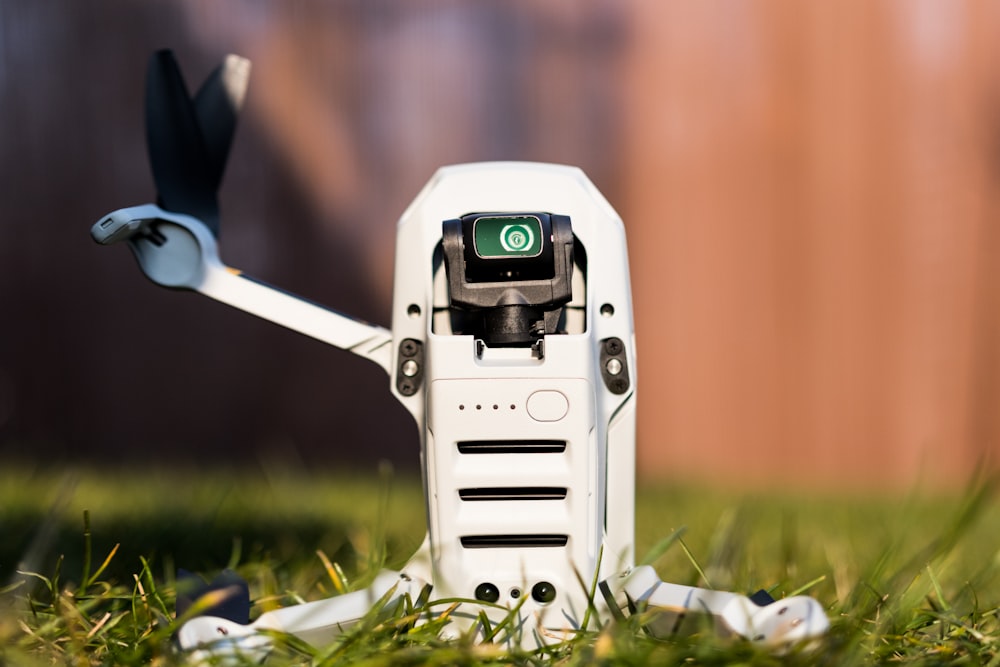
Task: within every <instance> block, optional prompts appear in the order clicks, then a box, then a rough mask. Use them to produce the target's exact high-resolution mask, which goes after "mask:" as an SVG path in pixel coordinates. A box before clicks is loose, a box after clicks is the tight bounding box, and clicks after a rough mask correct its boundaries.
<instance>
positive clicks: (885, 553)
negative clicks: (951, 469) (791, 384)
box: [0, 466, 1000, 667]
mask: <svg viewBox="0 0 1000 667" xmlns="http://www.w3.org/2000/svg"><path fill="white" fill-rule="evenodd" d="M268 469H269V470H270V472H269V474H267V475H265V474H263V473H245V472H244V473H237V472H213V474H211V475H207V474H204V473H202V472H199V471H197V470H187V471H182V470H173V471H162V472H157V471H153V470H138V469H132V470H118V471H109V470H101V471H94V470H81V471H77V472H62V473H46V472H41V471H40V470H37V469H29V468H25V467H20V468H17V469H5V470H4V471H3V472H0V535H2V540H0V591H2V592H0V665H8V664H9V665H35V664H37V665H49V664H72V665H112V664H130V665H131V664H134V665H145V664H158V665H169V664H179V659H178V657H177V656H176V655H175V654H174V653H173V652H172V651H171V649H170V642H169V638H170V635H171V634H172V632H173V631H174V629H175V626H174V620H173V618H172V613H173V590H174V578H173V577H174V574H173V573H174V571H175V568H176V567H177V566H181V567H186V568H187V569H192V570H196V571H199V572H202V573H203V574H206V575H211V574H214V573H215V572H217V571H219V570H221V569H222V568H224V567H226V566H230V567H234V568H235V569H236V570H237V571H238V572H239V573H240V574H241V575H243V576H244V577H245V578H246V579H247V580H248V581H249V582H250V584H251V592H252V595H253V597H254V601H255V610H256V611H257V612H259V611H264V610H267V609H271V608H274V607H278V606H284V605H288V604H294V603H296V602H301V601H303V600H312V599H320V598H323V597H328V596H330V595H334V594H336V592H337V589H338V587H340V586H341V585H346V587H347V588H358V587H362V586H364V585H365V584H366V583H367V582H369V581H370V579H371V577H372V576H373V575H374V573H375V572H377V570H378V569H379V568H381V567H383V566H385V567H399V566H400V565H402V564H403V562H405V560H406V558H407V557H408V556H409V555H410V554H411V553H412V552H413V551H414V550H415V549H416V547H417V545H418V544H419V543H420V541H421V539H422V537H423V533H424V528H425V523H424V515H423V499H422V494H421V490H420V484H419V481H418V480H415V479H411V478H409V477H403V478H400V477H391V476H389V475H383V476H382V479H381V480H380V479H378V478H377V477H376V475H374V474H369V475H342V476H332V475H318V474H313V475H305V474H302V473H301V472H293V471H283V470H281V469H280V467H277V466H269V467H268ZM636 529H637V542H636V552H637V555H638V558H639V560H642V559H643V557H644V555H646V554H650V558H651V560H652V562H653V564H654V565H655V566H656V568H657V570H658V571H659V573H660V575H661V576H662V577H663V578H664V579H665V580H667V581H673V582H676V583H684V584H697V585H701V586H710V587H714V588H719V589H725V590H735V591H742V592H749V591H752V590H757V589H759V588H765V589H768V590H769V591H771V592H772V594H773V595H774V596H775V597H782V596H786V595H792V594H796V593H798V592H802V591H805V592H807V593H808V594H809V595H812V596H814V597H816V598H817V599H818V600H819V601H820V602H821V603H822V604H823V606H824V607H826V609H827V611H828V614H829V616H830V618H831V621H832V628H831V631H830V633H829V635H828V636H827V637H825V638H824V639H823V640H821V641H820V642H819V643H818V644H817V645H816V646H813V647H809V649H808V650H806V649H803V648H801V647H800V648H799V649H796V650H794V651H792V652H791V653H788V654H784V655H775V654H774V653H770V652H767V651H764V650H762V649H760V648H757V647H755V646H752V645H750V644H748V643H746V642H742V641H733V640H722V639H719V638H717V637H715V636H714V635H713V634H712V633H710V632H699V633H696V634H695V635H692V636H686V637H677V638H673V639H670V640H657V639H652V638H650V637H648V636H647V635H645V634H644V633H643V632H642V630H641V628H640V627H639V626H638V619H630V620H629V621H627V622H625V623H621V624H617V625H614V624H612V625H608V626H606V627H604V628H598V627H596V626H592V627H591V628H590V629H589V631H588V632H585V633H582V634H581V635H580V636H579V637H578V638H577V639H576V640H574V641H572V642H569V643H567V644H565V645H561V646H557V647H553V648H550V649H547V650H545V651H541V652H535V653H528V652H506V651H504V650H503V649H502V648H501V647H500V646H495V645H490V644H487V645H483V644H478V643H476V642H474V641H472V638H471V637H467V638H464V639H461V640H456V641H452V642H445V641H442V640H441V639H439V638H438V636H437V634H436V631H437V629H438V627H439V626H440V625H441V624H443V623H446V622H447V619H446V618H440V617H441V615H442V614H443V613H444V612H445V611H446V609H447V605H446V604H437V603H436V602H435V601H434V600H433V598H432V600H431V604H430V605H429V607H428V608H427V609H412V608H411V609H404V608H401V609H398V610H394V611H392V612H391V613H390V612H383V613H382V614H381V615H378V614H373V615H372V616H371V618H369V619H367V621H366V622H365V623H364V624H362V625H361V626H360V627H357V628H355V629H353V630H352V631H350V632H348V633H347V634H345V635H344V636H342V637H341V638H340V639H338V640H337V641H336V642H335V643H334V644H333V645H331V646H327V647H319V648H312V647H307V646H304V645H301V644H298V643H295V642H289V643H288V644H287V645H284V646H283V648H282V649H281V650H280V651H279V652H277V653H276V654H275V655H274V656H273V657H272V658H271V659H269V660H268V663H267V664H295V665H332V664H362V665H383V664H413V665H417V664H420V665H451V664H466V665H488V664H509V663H517V664H556V665H583V664H622V665H632V664H635V665H640V664H642V665H645V664H651V663H657V664H680V663H684V664H694V665H733V664H746V665H771V664H810V665H813V664H821V665H853V664H859V665H879V664H897V663H902V664H913V665H992V666H997V667H1000V620H998V615H1000V609H998V607H1000V504H998V503H997V500H996V497H995V496H994V495H993V494H992V492H991V488H990V486H989V485H987V484H977V485H974V486H973V488H971V489H970V491H969V492H968V493H966V494H964V495H961V496H954V497H952V496H947V495H930V494H928V495H922V494H912V495H909V496H907V497H905V498H899V497H891V496H888V495H883V496H881V497H871V498H859V497H854V496H848V497H836V496H833V495H828V496H819V495H810V496H806V495H803V494H797V495H796V494H792V495H779V494H759V493H757V494H749V493H736V492H726V491H721V490H719V489H708V488H683V487H678V486H667V485H661V486H648V487H641V488H640V492H639V497H638V499H637V527H636ZM417 618H421V619H422V620H423V621H426V620H427V619H428V618H437V620H435V621H432V622H430V623H426V622H424V623H420V624H417V623H415V621H416V619H417Z"/></svg>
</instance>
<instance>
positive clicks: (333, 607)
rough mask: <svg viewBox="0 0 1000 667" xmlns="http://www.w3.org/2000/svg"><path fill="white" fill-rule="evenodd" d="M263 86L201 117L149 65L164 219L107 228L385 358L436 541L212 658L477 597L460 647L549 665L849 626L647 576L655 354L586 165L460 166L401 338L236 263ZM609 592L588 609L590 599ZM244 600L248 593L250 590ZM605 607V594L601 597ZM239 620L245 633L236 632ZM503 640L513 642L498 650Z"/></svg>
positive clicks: (175, 82) (399, 278) (186, 280)
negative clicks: (700, 624) (696, 638)
mask: <svg viewBox="0 0 1000 667" xmlns="http://www.w3.org/2000/svg"><path fill="white" fill-rule="evenodd" d="M248 75H249V63H248V62H247V61H245V60H243V59H240V58H238V57H235V56H230V57H228V59H227V60H226V61H225V63H224V64H223V65H222V66H220V67H219V68H218V69H217V70H216V71H215V72H214V73H213V74H212V75H211V76H210V78H209V79H208V80H207V81H206V82H205V84H204V85H203V86H202V88H201V89H200V90H199V91H198V92H197V94H196V95H195V96H194V98H191V97H190V96H189V95H188V92H187V90H186V88H185V87H184V83H183V80H182V78H181V75H180V71H179V69H178V68H177V65H176V63H175V61H174V59H173V57H172V55H171V54H170V53H169V52H160V53H158V54H156V55H155V56H154V57H153V60H152V62H151V64H150V69H149V76H148V83H147V86H148V87H147V100H146V105H147V137H148V142H149V152H150V159H151V163H152V169H153V175H154V179H155V182H156V185H157V191H158V195H159V200H158V204H156V205H154V204H146V205H143V206H136V207H133V208H126V209H121V210H118V211H115V212H113V213H111V214H109V215H107V216H105V217H103V218H102V219H101V220H100V221H98V222H97V223H96V224H95V225H94V226H93V228H92V230H91V233H92V236H93V238H94V239H95V240H96V241H97V242H99V243H103V244H111V243H115V242H118V241H126V242H127V244H128V246H129V247H130V249H131V250H132V252H133V253H134V254H135V257H136V259H137V260H138V262H139V266H140V268H141V269H142V270H143V272H144V273H145V274H146V275H147V276H148V277H149V278H150V279H151V280H152V281H153V282H155V283H157V284H159V285H162V286H165V287H172V288H181V289H189V290H194V291H197V292H200V293H202V294H205V295H206V296H210V297H212V298H214V299H217V300H219V301H221V302H223V303H227V304H229V305H232V306H235V307H236V308H239V309H241V310H244V311H247V312H250V313H252V314H254V315H257V316H259V317H262V318H265V319H268V320H271V321H273V322H276V323H278V324H281V325H283V326H286V327H288V328H290V329H293V330H295V331H299V332H301V333H304V334H306V335H309V336H312V337H314V338H316V339H319V340H321V341H323V342H326V343H328V344H330V345H333V346H335V347H338V348H341V349H344V350H348V351H350V352H353V353H355V354H358V355H360V356H362V357H365V358H367V359H370V360H371V361H373V362H375V363H377V364H378V365H379V366H381V367H382V368H384V369H385V371H386V372H387V373H388V374H389V376H390V378H391V381H390V390H391V391H392V393H393V395H394V396H395V397H396V398H397V399H398V400H399V401H400V403H402V405H403V406H405V408H406V409H407V410H409V412H410V414H411V415H412V416H413V419H414V420H415V421H416V423H417V426H418V430H419V432H420V435H421V461H422V467H423V469H422V473H423V480H424V488H425V492H426V503H427V523H428V533H427V537H426V539H425V540H424V543H423V545H422V546H421V547H420V548H419V549H418V551H417V553H416V554H415V555H414V556H413V557H412V558H411V559H410V561H409V562H408V563H407V564H406V565H405V566H404V567H403V569H402V571H401V572H386V573H383V574H381V575H379V576H378V577H377V578H376V580H375V582H374V583H373V584H372V586H370V587H369V588H368V589H365V590H361V591H356V592H353V593H348V594H345V595H341V596H338V597H334V598H330V599H327V600H321V601H317V602H309V603H305V604H301V605H296V606H292V607H286V608H282V609H278V610H275V611H270V612H266V613H264V614H261V615H260V616H259V617H258V618H257V619H256V620H255V621H254V622H253V623H249V622H248V621H249V598H248V594H247V593H246V591H245V590H244V591H243V593H242V595H243V596H244V597H246V602H245V605H244V606H243V607H242V608H241V610H240V611H238V612H235V613H228V615H229V616H230V617H229V618H222V617H218V616H201V617H196V618H193V619H191V620H189V621H187V622H186V623H184V624H183V625H182V627H181V628H180V630H179V632H178V635H177V640H178V642H179V644H180V646H181V647H182V648H183V649H186V650H193V651H199V652H204V653H199V655H210V654H216V653H220V652H227V651H229V652H243V653H249V654H252V655H258V654H259V655H263V654H266V652H267V651H268V650H269V647H270V646H271V641H272V639H271V637H270V636H269V635H268V634H267V633H265V632H262V631H263V630H280V631H283V632H287V633H291V634H293V635H296V636H298V637H300V638H301V639H303V640H305V641H307V642H312V643H322V642H325V641H329V640H330V639H331V638H332V637H334V636H336V634H337V633H339V632H341V631H342V630H343V629H344V628H346V627H349V626H350V625H351V624H352V623H354V622H356V621H358V620H359V619H361V618H362V617H364V616H365V614H366V613H368V611H369V609H370V608H371V607H372V606H373V605H374V604H376V603H377V602H379V603H380V604H386V605H390V606H391V605H394V604H398V603H399V602H400V601H402V600H403V599H405V598H407V597H408V598H409V599H411V600H416V599H427V596H428V595H429V594H431V593H432V594H433V595H434V596H440V597H447V598H452V597H454V598H461V599H463V600H466V601H465V602H463V603H462V604H461V605H460V606H459V607H458V608H457V609H456V610H455V611H454V613H453V614H452V619H453V621H452V624H451V625H450V626H449V628H450V629H446V632H454V633H458V632H461V631H463V630H465V629H467V628H470V627H474V626H476V624H481V623H482V619H483V618H484V616H483V615H485V618H487V619H489V622H490V623H492V624H496V623H499V622H500V621H502V620H503V619H504V618H506V617H507V616H508V615H510V614H513V615H514V617H515V619H516V622H514V623H511V624H509V626H508V629H507V631H506V635H505V638H504V641H506V642H508V643H510V644H511V645H521V646H524V647H534V646H538V645H543V644H549V643H553V642H558V641H562V640H564V639H566V638H568V637H570V636H572V635H573V634H574V633H576V632H578V631H580V630H581V629H582V628H581V624H582V623H583V619H584V618H585V617H586V616H587V615H588V610H590V609H592V610H593V611H594V612H596V617H595V618H594V620H596V621H597V622H598V623H604V622H607V621H608V620H610V619H614V618H621V617H624V616H627V615H629V614H633V613H635V612H636V611H639V610H646V609H656V610H659V611H660V612H661V613H659V614H655V615H653V616H652V618H653V620H652V621H651V622H650V624H649V625H648V626H647V628H648V629H649V631H650V632H653V633H654V634H658V635H668V634H670V633H672V632H675V631H676V630H677V628H678V627H679V625H680V622H681V620H683V619H684V618H685V617H686V616H689V615H707V617H709V618H711V619H713V622H714V625H715V626H716V628H717V629H718V631H719V632H720V633H722V634H732V635H738V636H742V637H746V638H748V639H750V640H753V641H760V642H766V643H769V644H784V643H791V642H795V641H798V640H802V639H806V638H811V637H815V636H817V635H819V634H821V633H823V632H825V630H826V629H827V627H828V620H827V618H826V615H825V614H824V612H823V609H822V607H821V606H820V605H819V603H817V602H816V601H815V600H813V599H811V598H808V597H793V598H787V599H783V600H779V601H773V600H770V599H768V598H767V596H766V594H764V596H763V599H762V597H761V596H759V595H758V596H755V597H754V598H753V599H751V598H749V597H746V596H742V595H737V594H734V593H726V592H720V591H713V590H706V589H701V588H693V587H689V586H681V585H675V584H670V583H665V582H663V581H660V579H659V578H658V577H657V575H656V573H655V571H654V570H653V569H652V568H651V567H649V566H641V567H637V566H635V564H634V554H633V541H634V540H633V537H634V535H633V531H634V528H633V526H634V499H635V400H636V356H635V341H634V333H633V324H632V301H631V293H630V287H629V274H628V258H627V254H626V245H625V232H624V226H623V225H622V222H621V220H620V219H619V217H618V215H617V214H616V213H615V211H614V210H613V209H612V207H611V206H610V205H609V204H608V202H607V201H606V200H605V199H604V197H603V196H602V195H601V194H600V193H599V192H598V191H597V189H596V188H595V187H594V185H593V184H592V183H591V182H590V181H589V180H588V179H587V178H586V176H585V175H584V174H583V172H582V171H580V170H579V169H577V168H574V167H566V166H559V165H550V164H537V163H520V162H497V163H479V164H467V165H459V166H451V167H444V168H442V169H440V170H439V171H438V172H437V174H435V175H434V177H433V178H432V179H431V181H430V182H429V183H428V184H427V185H426V187H425V188H424V189H423V190H422V191H421V192H420V193H419V195H418V196H417V198H416V199H415V200H414V201H413V203H412V204H411V205H410V207H409V208H408V209H407V210H406V211H405V212H404V213H403V215H402V217H401V219H400V221H399V225H398V230H397V237H396V249H397V250H396V264H395V283H394V292H393V306H392V330H391V331H390V330H387V329H384V328H382V327H378V326H372V325H369V324H366V323H363V322H360V321H357V320H355V319H353V318H350V317H348V316H345V315H343V314H341V313H337V312H334V311H331V310H327V309H325V308H323V307H321V306H318V305H315V304H312V303H310V302H307V301H305V300H302V299H299V298H297V297H295V296H292V295H289V294H287V293H286V292H283V291H280V290H277V289H274V288H271V287H269V286H267V285H265V284H263V283H261V282H259V281H256V280H253V279H251V278H249V277H247V276H245V275H244V274H242V273H241V272H239V271H237V270H234V269H231V268H228V267H226V266H225V265H223V263H222V262H221V261H220V259H219V256H218V249H217V245H216V233H217V231H218V206H217V204H216V199H215V197H216V190H217V188H218V185H219V182H220V180H221V175H222V170H223V168H224V165H225V159H226V155H227V153H228V149H229V145H230V142H231V139H232V135H233V132H234V129H235V125H236V116H237V112H238V109H239V107H240V105H241V103H242V100H243V97H244V94H245V89H246V85H247V80H248ZM592 579H593V580H594V581H597V582H599V585H598V586H597V591H596V592H595V591H588V590H587V586H584V585H581V581H590V580H592ZM236 588H237V589H239V586H238V585H237V586H236ZM595 593H599V594H595ZM233 616H236V617H233ZM494 641H497V639H496V638H494Z"/></svg>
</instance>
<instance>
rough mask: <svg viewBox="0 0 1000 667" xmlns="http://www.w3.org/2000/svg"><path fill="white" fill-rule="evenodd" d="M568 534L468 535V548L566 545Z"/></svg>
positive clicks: (464, 538)
mask: <svg viewBox="0 0 1000 667" xmlns="http://www.w3.org/2000/svg"><path fill="white" fill-rule="evenodd" d="M568 541H569V536H568V535H466V536H465V537H463V538H462V546H463V547H465V548H466V549H531V548H534V547H564V546H566V542H568Z"/></svg>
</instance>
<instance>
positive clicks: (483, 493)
mask: <svg viewBox="0 0 1000 667" xmlns="http://www.w3.org/2000/svg"><path fill="white" fill-rule="evenodd" d="M458 495H459V497H460V498H461V499H462V500H563V499H565V498H566V487H564V486H516V487H491V488H481V489H459V491H458Z"/></svg>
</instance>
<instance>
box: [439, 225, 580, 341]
mask: <svg viewBox="0 0 1000 667" xmlns="http://www.w3.org/2000/svg"><path fill="white" fill-rule="evenodd" d="M505 221H509V223H510V224H508V225H507V226H505V227H503V229H504V230H506V229H507V228H508V227H523V228H527V229H529V230H531V231H529V232H528V233H529V234H533V233H535V232H537V233H538V235H539V239H538V241H539V242H538V243H537V244H535V245H537V251H532V250H531V249H530V248H534V247H535V246H534V245H532V246H530V248H529V249H527V250H526V251H525V252H521V251H520V250H519V249H516V248H509V247H507V246H506V245H504V246H503V247H504V248H505V250H500V251H497V252H493V253H491V252H490V251H484V247H485V243H484V242H483V239H482V238H481V237H479V238H478V239H477V235H476V229H477V224H482V225H492V226H493V227H496V226H497V225H499V224H502V223H503V222H505ZM442 235H443V239H442V245H443V249H444V259H445V269H446V271H447V274H448V288H449V295H450V299H451V307H452V308H455V309H459V310H463V311H466V312H469V313H471V314H473V315H475V316H476V317H473V318H472V319H471V331H467V332H466V333H472V334H473V335H475V336H476V337H477V338H479V339H481V340H482V341H483V342H484V343H485V344H486V345H488V346H496V347H517V346H530V345H533V344H535V343H536V342H537V341H538V340H540V339H541V338H542V336H544V335H545V334H547V333H555V322H557V321H558V315H559V311H560V310H561V308H562V307H563V306H564V305H565V304H566V303H567V302H569V300H570V299H571V298H572V293H573V289H572V279H573V245H574V240H573V227H572V224H571V222H570V219H569V216H566V215H557V214H552V213H540V212H518V213H512V212H504V213H468V214H466V215H463V216H462V217H461V218H456V219H452V220H445V221H444V222H443V223H442ZM529 238H531V239H532V242H533V241H534V239H533V237H532V236H529ZM477 240H479V241H480V243H478V244H477ZM498 242H499V243H502V241H498Z"/></svg>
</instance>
